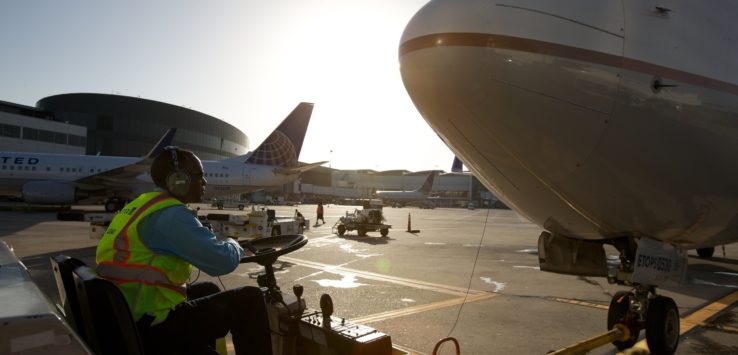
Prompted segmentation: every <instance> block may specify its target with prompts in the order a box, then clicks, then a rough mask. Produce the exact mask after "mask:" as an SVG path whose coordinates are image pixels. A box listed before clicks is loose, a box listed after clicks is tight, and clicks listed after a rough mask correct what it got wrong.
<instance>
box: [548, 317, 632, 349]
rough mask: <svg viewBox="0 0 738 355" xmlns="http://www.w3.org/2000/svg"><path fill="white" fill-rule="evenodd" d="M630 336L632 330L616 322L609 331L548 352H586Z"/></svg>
mask: <svg viewBox="0 0 738 355" xmlns="http://www.w3.org/2000/svg"><path fill="white" fill-rule="evenodd" d="M628 338H630V330H628V327H626V326H624V325H622V324H615V327H613V328H612V329H610V330H609V331H608V332H606V333H603V334H600V335H597V336H594V337H592V338H589V339H587V340H584V341H581V342H578V343H576V344H574V345H571V346H567V347H565V348H563V349H559V350H556V351H554V352H550V353H548V354H549V355H574V354H586V353H588V352H590V351H592V350H594V349H597V348H599V347H601V346H604V345H607V344H610V343H612V342H613V341H625V340H628Z"/></svg>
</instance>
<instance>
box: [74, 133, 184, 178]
mask: <svg viewBox="0 0 738 355" xmlns="http://www.w3.org/2000/svg"><path fill="white" fill-rule="evenodd" d="M175 133H177V129H176V128H170V129H169V130H167V131H166V133H164V135H163V136H162V137H161V139H159V141H158V142H157V143H156V145H154V147H153V148H151V150H150V151H149V152H148V153H147V154H146V155H145V156H143V157H142V158H141V159H140V160H138V161H136V162H135V163H133V164H128V165H124V166H120V167H117V168H115V169H111V170H108V171H104V172H101V173H99V174H94V175H89V176H85V177H83V178H80V179H78V180H75V181H74V184H75V185H77V186H78V187H79V188H81V189H85V190H96V189H102V188H115V187H124V186H130V184H131V181H132V180H135V179H136V177H137V176H139V175H141V174H142V173H144V172H147V171H149V170H150V169H151V163H152V162H153V161H154V159H155V158H156V157H157V156H158V155H159V153H161V151H162V150H163V149H164V147H166V146H169V145H171V144H172V139H174V134H175Z"/></svg>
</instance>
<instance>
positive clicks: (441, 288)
mask: <svg viewBox="0 0 738 355" xmlns="http://www.w3.org/2000/svg"><path fill="white" fill-rule="evenodd" d="M280 260H284V261H288V262H290V263H293V264H297V265H302V266H306V267H310V268H314V269H319V270H323V271H326V272H330V273H341V272H343V273H351V274H354V275H357V276H361V277H363V278H365V279H370V280H376V281H385V282H389V283H394V284H398V285H403V286H408V287H412V288H417V289H423V290H430V291H436V292H440V293H446V294H450V295H454V296H464V295H466V294H467V292H468V293H469V295H477V294H487V292H486V291H479V290H472V289H468V290H467V289H465V288H461V287H455V286H448V285H441V284H435V283H431V282H424V281H419V280H411V279H405V278H401V277H395V276H390V275H382V274H377V273H373V272H368V271H361V270H355V269H349V268H345V267H340V266H339V267H337V266H335V265H328V264H323V263H317V262H313V261H308V260H302V259H295V258H290V257H284V256H282V257H280Z"/></svg>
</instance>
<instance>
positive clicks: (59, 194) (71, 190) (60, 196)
mask: <svg viewBox="0 0 738 355" xmlns="http://www.w3.org/2000/svg"><path fill="white" fill-rule="evenodd" d="M83 197H84V196H82V194H80V193H79V192H78V191H77V189H76V188H75V187H74V185H71V184H66V183H62V182H55V181H32V182H28V183H26V184H24V185H23V200H24V201H26V202H28V203H41V204H49V205H71V204H73V203H75V202H77V201H79V200H80V199H82V198H83Z"/></svg>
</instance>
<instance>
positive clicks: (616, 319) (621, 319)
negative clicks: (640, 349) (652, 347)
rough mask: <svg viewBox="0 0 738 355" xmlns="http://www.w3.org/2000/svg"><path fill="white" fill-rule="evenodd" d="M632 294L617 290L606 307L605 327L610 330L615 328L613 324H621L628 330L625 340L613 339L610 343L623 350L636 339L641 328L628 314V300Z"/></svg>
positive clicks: (633, 343)
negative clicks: (628, 335)
mask: <svg viewBox="0 0 738 355" xmlns="http://www.w3.org/2000/svg"><path fill="white" fill-rule="evenodd" d="M632 297H633V294H632V293H630V292H627V291H618V292H616V293H615V296H613V297H612V300H611V301H610V308H608V309H607V329H608V330H610V329H612V328H615V324H618V323H620V324H622V325H624V326H626V327H628V329H629V330H630V338H628V340H625V341H614V342H612V345H615V347H616V348H618V350H625V349H628V348H630V347H632V346H633V345H635V343H636V342H637V341H638V335H639V334H640V332H641V328H640V327H639V326H638V324H636V322H635V319H633V317H632V316H631V315H629V314H628V311H629V310H630V300H631V298H632Z"/></svg>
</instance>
